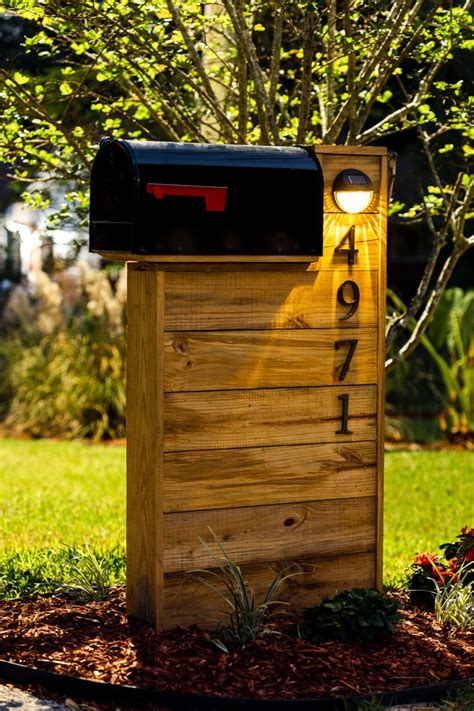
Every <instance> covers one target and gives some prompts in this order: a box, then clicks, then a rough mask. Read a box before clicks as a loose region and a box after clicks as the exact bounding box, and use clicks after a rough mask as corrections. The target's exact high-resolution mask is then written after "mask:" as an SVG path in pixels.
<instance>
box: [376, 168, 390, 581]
mask: <svg viewBox="0 0 474 711" xmlns="http://www.w3.org/2000/svg"><path fill="white" fill-rule="evenodd" d="M387 184H388V158H387V157H386V158H383V159H382V176H381V185H380V232H379V240H380V250H379V260H380V262H379V275H380V276H379V283H378V343H377V357H378V378H377V382H378V387H377V550H376V571H375V576H376V583H377V587H378V588H379V589H380V590H382V588H383V508H384V506H383V498H384V439H385V304H386V291H387V211H388V187H387Z"/></svg>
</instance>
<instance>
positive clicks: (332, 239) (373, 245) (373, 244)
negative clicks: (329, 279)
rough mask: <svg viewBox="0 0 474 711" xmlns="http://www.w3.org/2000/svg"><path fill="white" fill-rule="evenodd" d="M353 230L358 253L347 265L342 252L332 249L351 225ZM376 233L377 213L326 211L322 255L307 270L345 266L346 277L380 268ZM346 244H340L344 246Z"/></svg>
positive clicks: (378, 222) (339, 268) (377, 228)
mask: <svg viewBox="0 0 474 711" xmlns="http://www.w3.org/2000/svg"><path fill="white" fill-rule="evenodd" d="M352 226H353V227H354V231H355V235H354V236H355V248H356V249H357V250H358V253H357V254H356V255H355V258H354V260H355V261H354V264H352V265H349V264H348V256H347V254H345V253H342V254H341V253H337V252H336V251H335V248H336V247H338V246H339V245H340V244H341V242H342V241H343V239H344V237H345V236H346V234H347V233H348V232H349V230H350V228H351V227H352ZM379 233H380V216H379V215H378V214H371V213H368V214H366V213H362V214H360V215H347V214H345V213H337V214H334V213H328V214H327V215H324V248H323V256H322V257H320V258H319V261H318V262H317V263H315V264H314V265H312V266H310V267H308V268H309V269H314V270H317V269H320V270H325V269H327V270H334V269H336V270H339V271H340V273H342V270H343V269H344V270H345V271H346V274H347V278H351V276H353V277H354V276H355V278H356V280H357V276H356V273H357V272H359V271H361V270H363V271H367V270H373V271H376V270H378V268H379V250H380V247H379ZM348 246H349V245H348V243H347V242H346V243H345V244H344V245H343V249H347V247H348Z"/></svg>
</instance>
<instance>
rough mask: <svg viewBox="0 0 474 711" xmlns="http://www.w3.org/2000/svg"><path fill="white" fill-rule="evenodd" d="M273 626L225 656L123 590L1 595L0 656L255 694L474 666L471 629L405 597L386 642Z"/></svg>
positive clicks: (149, 683)
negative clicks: (130, 606) (132, 602)
mask: <svg viewBox="0 0 474 711" xmlns="http://www.w3.org/2000/svg"><path fill="white" fill-rule="evenodd" d="M397 596H398V597H399V598H400V599H403V602H404V603H407V600H406V599H405V598H404V597H403V596H402V595H397ZM274 625H275V630H276V631H278V632H280V633H282V634H279V635H276V634H273V635H269V636H267V637H264V638H263V639H260V640H257V641H255V642H252V643H251V644H249V645H248V647H246V648H245V649H244V650H239V651H232V652H231V653H229V654H224V653H223V652H221V651H220V650H219V649H218V648H217V647H216V646H215V645H214V644H213V642H212V634H211V633H210V632H206V631H203V630H200V629H198V628H197V627H190V628H176V629H173V630H170V631H166V632H163V633H156V632H155V631H154V630H153V629H151V628H150V627H148V626H147V625H145V624H144V623H142V622H140V621H137V620H129V619H127V617H126V615H125V591H124V589H123V588H116V589H114V590H113V591H112V593H111V596H110V598H109V599H108V600H106V601H104V602H90V603H87V604H76V603H72V602H71V601H70V600H69V599H68V598H67V597H64V596H52V595H37V596H35V597H34V598H30V599H22V600H10V601H4V602H1V603H0V659H4V660H8V661H13V662H18V663H21V664H26V665H29V666H33V667H37V668H40V669H44V670H47V671H54V672H57V673H62V674H68V675H73V676H80V677H83V678H86V679H93V680H100V681H106V682H109V683H114V684H129V685H132V686H137V687H153V688H157V689H168V690H170V689H172V690H174V691H184V692H191V693H197V694H209V695H216V696H238V697H241V698H253V699H257V698H258V699H297V698H302V699H303V698H318V697H340V696H350V695H354V694H372V693H376V692H380V691H393V690H396V689H401V688H406V687H410V686H419V685H425V684H435V683H437V682H440V681H448V680H460V679H467V678H469V677H472V675H473V673H474V631H468V630H459V629H446V628H443V627H441V626H440V625H439V624H438V623H437V622H436V620H435V618H434V615H433V614H432V613H430V612H426V611H422V610H418V609H416V608H410V607H409V606H408V605H406V606H404V609H403V610H402V622H401V623H400V624H399V625H398V626H397V628H396V632H395V635H394V636H393V637H391V638H390V640H388V641H386V642H383V643H382V642H378V643H367V642H364V643H348V642H325V643H321V644H310V643H308V642H306V641H304V640H302V639H300V638H298V637H297V636H296V637H295V636H289V635H288V634H287V633H288V632H289V631H290V630H291V629H292V628H293V627H294V619H292V618H291V617H288V616H280V617H277V618H275V622H274Z"/></svg>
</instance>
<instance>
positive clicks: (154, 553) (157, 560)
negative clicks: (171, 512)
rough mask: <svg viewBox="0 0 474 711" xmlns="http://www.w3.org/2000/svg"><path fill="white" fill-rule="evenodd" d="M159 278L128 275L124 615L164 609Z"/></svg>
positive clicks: (153, 619)
mask: <svg viewBox="0 0 474 711" xmlns="http://www.w3.org/2000/svg"><path fill="white" fill-rule="evenodd" d="M163 303H164V300H163V275H162V274H155V273H153V272H149V273H144V274H139V273H137V272H131V273H129V274H128V303H127V309H128V328H127V613H128V614H129V615H131V616H132V617H139V618H140V619H143V620H146V621H147V622H149V623H150V624H152V625H157V624H158V620H161V618H162V604H163V558H162V549H163V528H162V518H163V516H162V514H163V488H162V484H163V330H162V324H163Z"/></svg>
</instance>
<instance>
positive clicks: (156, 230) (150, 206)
mask: <svg viewBox="0 0 474 711" xmlns="http://www.w3.org/2000/svg"><path fill="white" fill-rule="evenodd" d="M322 233H323V178H322V171H321V166H320V164H319V162H318V159H317V158H316V156H315V154H314V153H313V152H312V151H311V150H310V149H307V148H287V147H268V146H234V145H226V146H224V145H210V144H197V143H164V142H146V141H124V140H120V139H113V138H103V139H102V140H101V142H100V148H99V151H98V153H97V155H96V157H95V160H94V164H93V166H92V174H91V214H90V249H91V251H93V252H117V253H118V252H121V253H126V254H136V255H139V254H143V255H183V256H185V255H202V256H211V255H215V256H225V255H229V256H230V255H239V256H245V255H248V256H258V255H262V256H265V255H267V256H269V255H275V256H282V257H283V256H308V257H310V256H318V255H321V254H322Z"/></svg>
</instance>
